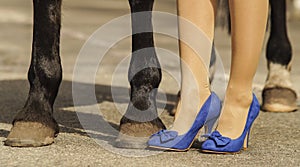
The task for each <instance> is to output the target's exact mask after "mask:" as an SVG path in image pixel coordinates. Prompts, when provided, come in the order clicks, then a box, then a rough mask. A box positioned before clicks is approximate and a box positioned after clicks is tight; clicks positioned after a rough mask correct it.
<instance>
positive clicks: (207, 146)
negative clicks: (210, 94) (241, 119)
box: [201, 94, 260, 154]
mask: <svg viewBox="0 0 300 167" xmlns="http://www.w3.org/2000/svg"><path fill="white" fill-rule="evenodd" d="M259 110H260V105H259V102H258V100H257V98H256V97H255V95H254V94H253V100H252V103H251V106H250V109H249V113H248V117H247V121H246V125H245V128H244V131H243V133H242V135H241V136H240V137H239V138H237V139H234V140H233V139H230V138H228V137H224V136H222V135H221V134H220V133H219V132H218V131H214V132H213V133H212V134H211V135H210V136H209V137H208V139H207V140H206V141H205V142H204V143H203V144H202V150H201V151H202V152H207V153H216V154H226V153H238V152H240V151H241V150H242V149H243V146H244V149H245V148H247V147H248V137H249V133H250V129H251V126H252V124H253V122H254V120H255V119H256V118H257V116H258V114H259Z"/></svg>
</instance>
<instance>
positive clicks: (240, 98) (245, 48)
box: [217, 0, 268, 139]
mask: <svg viewBox="0 0 300 167" xmlns="http://www.w3.org/2000/svg"><path fill="white" fill-rule="evenodd" d="M229 5H230V13H231V21H232V22H231V28H232V62H231V73H230V78H229V83H228V87H227V91H226V95H225V101H224V104H223V109H222V113H221V116H220V120H219V124H218V127H217V130H218V131H219V132H220V133H221V134H222V135H224V136H227V137H230V138H232V139H235V138H238V137H239V136H240V135H241V134H242V132H243V130H244V125H245V123H246V119H247V115H248V110H249V106H250V104H251V102H252V82H253V77H254V75H255V72H256V69H257V65H258V62H259V57H260V55H261V49H262V45H263V40H264V35H265V31H266V22H267V14H268V0H250V1H249V0H229Z"/></svg>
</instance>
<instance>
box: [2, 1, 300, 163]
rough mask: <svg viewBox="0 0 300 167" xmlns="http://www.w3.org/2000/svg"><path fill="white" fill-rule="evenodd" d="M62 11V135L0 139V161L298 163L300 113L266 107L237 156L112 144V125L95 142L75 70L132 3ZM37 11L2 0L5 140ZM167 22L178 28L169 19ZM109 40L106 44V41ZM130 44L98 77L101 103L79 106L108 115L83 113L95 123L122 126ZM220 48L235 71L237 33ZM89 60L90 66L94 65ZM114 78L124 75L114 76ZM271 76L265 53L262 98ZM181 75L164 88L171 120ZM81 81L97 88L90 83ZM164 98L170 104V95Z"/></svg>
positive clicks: (295, 35) (171, 65)
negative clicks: (47, 142) (15, 142)
mask: <svg viewBox="0 0 300 167" xmlns="http://www.w3.org/2000/svg"><path fill="white" fill-rule="evenodd" d="M175 5H176V4H175V1H174V0H164V1H157V2H156V5H155V10H158V11H164V12H170V13H176V8H175ZM63 11H64V12H63V29H62V42H61V54H62V63H63V67H64V80H63V83H62V86H61V88H60V92H59V95H58V98H57V101H56V105H55V117H56V119H57V120H58V122H59V124H60V129H61V133H60V134H59V136H58V137H57V138H56V140H55V143H54V144H53V145H51V146H47V147H42V148H10V147H5V146H3V144H0V166H217V165H220V166H221V165H222V166H299V164H300V160H299V159H300V144H299V143H300V142H299V141H300V128H299V125H300V119H299V118H300V112H294V113H288V114H273V113H264V112H261V114H260V116H259V118H258V119H257V121H256V122H255V125H254V128H253V130H252V135H251V140H250V148H249V149H248V150H247V151H245V152H242V153H241V154H236V155H208V154H202V153H199V151H198V149H196V148H193V149H191V150H190V151H188V152H184V153H175V152H164V153H162V152H152V151H145V150H123V149H116V148H114V147H112V143H113V141H114V139H115V134H112V133H108V131H107V129H106V130H105V129H101V131H97V129H87V132H89V134H91V135H93V137H94V138H97V139H98V140H94V139H93V138H91V137H90V136H88V135H87V134H86V132H85V131H84V130H83V128H82V126H81V125H80V122H79V119H78V117H77V115H76V112H74V110H75V109H74V105H73V100H72V89H71V86H72V82H71V80H72V77H73V69H74V65H75V63H76V57H77V55H78V53H79V51H80V49H81V47H82V46H83V44H84V42H85V41H86V40H87V39H88V38H89V36H90V35H91V34H92V33H93V32H94V31H95V30H97V29H98V28H99V27H100V26H101V25H103V24H105V23H107V22H109V21H111V20H112V19H114V18H116V17H118V16H122V15H124V14H128V13H129V9H128V4H127V1H123V0H114V1H106V0H98V1H93V0H85V1H80V0H65V1H64V7H63ZM31 15H32V6H31V1H30V0H22V1H19V0H10V1H5V0H0V32H1V33H0V55H1V56H0V85H1V86H0V93H1V96H0V141H3V140H5V138H6V136H7V135H8V132H9V130H10V128H11V125H10V122H11V121H12V119H13V116H14V115H15V114H16V112H17V111H18V110H19V109H20V108H21V107H22V106H23V104H24V101H25V99H26V96H27V92H28V82H27V79H26V73H27V70H28V65H29V62H30V59H29V58H30V56H29V55H30V52H31V50H30V47H31V35H32V30H31V28H32V18H31ZM164 26H165V28H169V29H174V27H170V25H164ZM168 26H169V27H168ZM289 30H290V32H289V34H290V37H291V42H292V43H293V54H294V60H293V61H294V62H293V69H292V70H293V71H292V78H293V82H294V84H295V87H296V89H297V90H300V86H299V83H300V76H299V73H300V68H299V65H300V64H299V63H300V57H299V54H300V46H299V45H298V44H299V43H300V22H297V21H291V22H289ZM102 42H104V45H105V42H106V41H102ZM156 45H157V46H158V47H161V48H165V49H167V50H170V51H172V52H173V53H177V52H178V51H177V49H178V47H177V42H176V40H175V39H173V38H170V37H167V36H164V35H156ZM129 46H130V38H128V37H127V38H124V39H123V40H122V41H120V42H118V43H117V44H116V45H114V47H112V49H110V50H109V52H108V53H107V55H106V56H105V57H104V59H103V60H102V62H101V64H100V67H101V68H99V69H98V71H97V75H96V78H95V80H96V83H95V90H96V93H97V104H93V103H91V104H89V103H86V104H83V105H82V106H78V108H76V110H77V109H79V110H80V111H81V110H82V109H83V110H86V109H88V108H89V107H93V106H98V107H100V109H101V111H102V113H103V114H102V115H101V116H100V115H93V114H92V113H79V114H80V115H81V116H82V115H83V116H85V117H84V118H89V120H91V122H92V121H93V120H98V118H99V120H100V119H102V118H104V119H105V120H106V121H107V122H109V125H111V126H110V127H113V128H117V126H118V121H119V119H120V117H121V114H119V112H118V111H119V110H120V111H124V110H125V109H126V106H127V104H126V103H127V101H128V97H127V96H124V94H125V95H126V93H127V92H128V83H127V82H126V75H127V70H126V69H123V68H125V67H123V66H121V67H119V68H118V70H120V71H121V72H120V71H119V72H117V73H114V71H115V70H116V66H117V65H118V64H119V63H120V61H121V60H123V59H124V58H126V56H128V55H130V47H129ZM216 46H217V49H218V51H219V53H220V55H221V57H222V62H223V65H224V67H225V71H226V73H228V69H229V66H230V64H229V62H230V39H229V36H228V35H227V34H226V32H225V31H224V30H221V29H218V30H217V31H216ZM263 54H264V53H263ZM112 57H113V58H112ZM127 60H128V59H125V65H126V61H127ZM127 63H128V62H127ZM162 64H163V67H165V69H166V71H169V72H170V71H171V72H174V74H175V75H176V74H178V73H179V69H178V68H177V67H178V61H176V60H173V59H172V60H170V61H167V62H165V61H164V62H162ZM85 66H87V68H88V67H89V64H88V63H87V64H85ZM297 74H298V75H297ZM112 76H114V77H115V78H121V79H120V80H114V78H113V77H112ZM122 77H123V78H122ZM265 78H266V62H265V58H264V56H263V55H262V58H261V63H260V64H259V69H258V72H257V75H256V77H255V88H254V89H255V92H256V94H257V96H258V97H260V95H261V90H262V86H263V83H264V81H265ZM174 81H175V80H174V78H172V77H171V76H170V75H168V74H167V72H166V73H164V80H163V82H162V84H161V89H160V92H162V93H160V94H162V96H161V99H163V98H164V96H163V95H164V93H163V92H165V94H167V97H168V102H167V105H166V109H165V110H163V109H160V110H161V111H164V112H163V113H162V115H161V117H162V118H163V121H164V122H165V123H166V124H167V125H168V126H169V125H170V124H171V121H172V117H170V116H169V114H168V112H167V111H168V110H171V109H172V107H173V105H174V97H175V95H176V93H177V91H178V85H177V84H176V82H174ZM111 83H113V84H111ZM80 84H81V85H82V86H91V84H89V83H86V82H85V81H82V82H81V83H80ZM92 86H93V85H92ZM111 88H112V89H113V90H116V92H118V93H117V99H118V100H117V101H116V102H115V103H113V98H112V95H111V93H110V89H111ZM122 95H123V96H122ZM160 103H162V104H163V103H164V100H161V101H160ZM160 108H161V107H160ZM81 118H82V117H81ZM80 120H81V119H80Z"/></svg>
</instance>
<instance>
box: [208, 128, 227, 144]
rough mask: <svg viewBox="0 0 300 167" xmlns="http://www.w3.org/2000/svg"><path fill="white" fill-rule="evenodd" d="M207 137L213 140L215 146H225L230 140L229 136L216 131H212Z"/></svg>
mask: <svg viewBox="0 0 300 167" xmlns="http://www.w3.org/2000/svg"><path fill="white" fill-rule="evenodd" d="M208 138H209V139H211V140H213V141H214V142H215V143H216V145H217V146H226V145H227V144H228V143H230V141H231V139H230V138H228V137H224V136H222V135H221V134H220V133H219V132H218V131H214V132H213V133H212V134H211V135H210V136H209V137H208Z"/></svg>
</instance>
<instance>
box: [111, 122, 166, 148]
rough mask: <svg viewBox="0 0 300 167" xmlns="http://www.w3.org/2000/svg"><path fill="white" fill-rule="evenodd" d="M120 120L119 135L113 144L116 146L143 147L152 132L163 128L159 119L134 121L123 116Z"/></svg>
mask: <svg viewBox="0 0 300 167" xmlns="http://www.w3.org/2000/svg"><path fill="white" fill-rule="evenodd" d="M122 120H123V121H121V122H122V123H121V125H120V132H119V136H118V137H117V139H116V140H115V144H114V146H115V147H118V148H130V149H144V148H146V147H147V141H148V139H149V137H150V136H151V135H152V134H153V133H156V132H158V131H159V130H161V129H165V126H164V124H163V123H162V122H161V120H160V119H155V120H153V121H151V122H135V121H131V120H128V119H126V118H125V117H123V119H122Z"/></svg>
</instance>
